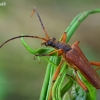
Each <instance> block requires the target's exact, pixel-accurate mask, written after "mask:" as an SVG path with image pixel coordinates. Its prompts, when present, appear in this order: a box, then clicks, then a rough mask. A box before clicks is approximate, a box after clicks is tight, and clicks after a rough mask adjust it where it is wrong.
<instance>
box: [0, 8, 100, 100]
mask: <svg viewBox="0 0 100 100" xmlns="http://www.w3.org/2000/svg"><path fill="white" fill-rule="evenodd" d="M34 12H36V14H37V16H38V18H39V21H40V23H41V26H42V28H43V30H44V33H45V36H46V37H45V38H42V37H38V36H29V35H23V36H17V37H13V38H11V39H9V40H7V41H5V42H4V43H3V44H2V45H1V46H0V48H1V47H2V46H3V45H4V44H5V43H7V42H9V41H11V40H14V39H17V38H21V37H31V38H38V39H41V40H43V42H42V43H41V44H42V45H45V46H50V47H53V48H55V50H54V51H52V52H50V53H48V54H36V55H35V56H52V55H53V54H54V53H57V54H58V56H62V58H63V59H62V61H61V62H60V64H59V65H58V67H57V69H56V71H55V74H54V76H53V79H52V82H53V83H54V81H55V80H56V78H57V76H58V74H59V71H60V67H61V65H62V64H63V62H67V63H68V64H69V65H70V66H71V67H72V68H73V69H74V70H75V73H76V79H75V80H76V81H77V82H78V84H79V85H80V86H81V87H82V88H83V89H84V90H85V91H88V88H87V87H86V86H85V84H84V83H83V82H82V81H81V80H80V78H79V77H78V74H77V71H78V70H79V71H80V72H81V73H82V74H83V76H84V77H85V78H86V79H87V80H88V81H89V82H90V83H91V84H92V85H93V86H94V87H95V88H96V89H100V78H99V76H98V74H97V73H96V70H98V69H99V68H100V62H89V61H88V59H87V58H86V57H85V55H84V54H83V52H82V51H81V49H80V47H79V46H78V44H79V41H76V42H75V43H74V44H73V45H72V46H70V45H68V44H66V39H67V35H66V32H64V34H63V36H62V38H61V40H60V41H57V40H56V38H54V37H53V38H50V37H49V35H48V34H47V32H46V30H45V27H44V25H43V23H42V20H41V18H40V15H39V13H38V12H37V10H36V8H34V10H33V12H32V15H33V14H34ZM32 15H31V16H32ZM92 65H95V66H98V68H97V69H94V68H93V67H92ZM52 86H53V84H52ZM51 97H52V87H51V92H50V96H49V100H50V98H51Z"/></svg>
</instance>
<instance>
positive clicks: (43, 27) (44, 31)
mask: <svg viewBox="0 0 100 100" xmlns="http://www.w3.org/2000/svg"><path fill="white" fill-rule="evenodd" d="M34 12H36V14H37V16H38V18H39V21H40V23H41V26H42V28H43V30H44V33H45V35H46V37H47V38H48V39H50V38H49V35H48V33H47V32H46V29H45V27H44V25H43V22H42V20H41V17H40V15H39V13H38V11H37V10H36V7H34V10H33V11H32V14H31V17H32V16H33V14H34Z"/></svg>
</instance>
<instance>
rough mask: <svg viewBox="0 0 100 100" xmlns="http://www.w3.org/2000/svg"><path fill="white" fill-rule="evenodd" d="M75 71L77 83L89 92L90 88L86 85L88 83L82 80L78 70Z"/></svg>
mask: <svg viewBox="0 0 100 100" xmlns="http://www.w3.org/2000/svg"><path fill="white" fill-rule="evenodd" d="M75 73H76V81H77V83H78V84H79V85H80V86H81V87H82V88H83V89H84V90H85V91H86V92H89V91H88V88H87V87H86V85H85V84H84V83H83V82H82V81H81V80H80V78H79V76H78V74H77V71H76V70H75Z"/></svg>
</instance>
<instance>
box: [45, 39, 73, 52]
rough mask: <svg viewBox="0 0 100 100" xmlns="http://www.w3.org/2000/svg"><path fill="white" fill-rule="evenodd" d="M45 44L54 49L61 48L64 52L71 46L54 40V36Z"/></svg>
mask: <svg viewBox="0 0 100 100" xmlns="http://www.w3.org/2000/svg"><path fill="white" fill-rule="evenodd" d="M45 46H51V47H53V48H55V49H62V50H63V51H64V52H65V53H66V52H67V51H69V50H71V46H70V45H68V44H66V43H62V42H60V41H56V39H55V38H52V39H49V40H48V41H47V42H45Z"/></svg>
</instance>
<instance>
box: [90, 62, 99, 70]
mask: <svg viewBox="0 0 100 100" xmlns="http://www.w3.org/2000/svg"><path fill="white" fill-rule="evenodd" d="M90 64H91V65H94V66H98V67H97V68H96V69H95V70H98V69H100V62H92V61H91V62H90Z"/></svg>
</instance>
